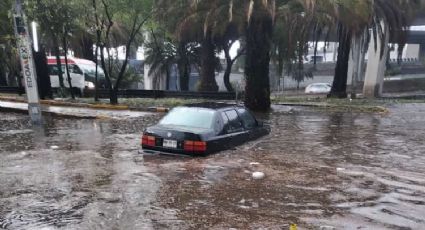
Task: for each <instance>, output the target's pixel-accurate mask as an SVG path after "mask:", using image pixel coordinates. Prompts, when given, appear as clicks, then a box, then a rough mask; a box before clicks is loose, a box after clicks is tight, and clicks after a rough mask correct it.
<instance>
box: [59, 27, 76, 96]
mask: <svg viewBox="0 0 425 230" xmlns="http://www.w3.org/2000/svg"><path fill="white" fill-rule="evenodd" d="M65 34H67V33H65ZM65 34H64V35H63V38H62V42H63V44H62V45H63V50H64V53H65V69H66V77H67V80H68V85H69V91H70V93H71V98H72V100H75V95H74V89H73V87H72V82H71V74H70V73H69V65H68V54H67V53H68V42H67V40H66V35H65Z"/></svg>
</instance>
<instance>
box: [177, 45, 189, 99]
mask: <svg viewBox="0 0 425 230" xmlns="http://www.w3.org/2000/svg"><path fill="white" fill-rule="evenodd" d="M178 53H179V55H178V56H179V57H178V60H177V68H178V69H179V79H180V82H179V83H180V90H181V91H188V90H189V77H190V63H189V60H188V57H187V54H186V44H185V43H183V42H180V43H179V47H178Z"/></svg>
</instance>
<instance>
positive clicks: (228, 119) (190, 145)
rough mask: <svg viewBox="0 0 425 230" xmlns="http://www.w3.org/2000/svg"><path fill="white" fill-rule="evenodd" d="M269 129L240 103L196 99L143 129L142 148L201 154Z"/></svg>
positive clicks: (246, 140)
mask: <svg viewBox="0 0 425 230" xmlns="http://www.w3.org/2000/svg"><path fill="white" fill-rule="evenodd" d="M269 132H270V128H269V126H268V125H264V123H263V122H260V121H257V119H256V118H255V117H254V116H253V115H252V113H251V112H249V111H248V109H246V108H245V107H243V106H237V105H229V104H224V103H200V104H190V105H186V106H181V107H176V108H174V109H173V110H171V111H170V112H169V113H168V114H167V115H166V116H165V117H164V118H162V120H161V121H160V122H159V123H158V124H157V125H154V126H151V127H149V128H147V129H146V130H145V131H144V132H143V137H142V148H143V151H144V152H152V151H154V152H155V151H159V152H165V153H177V154H190V155H200V156H204V155H207V154H210V153H214V152H218V151H221V150H225V149H229V148H232V147H235V146H237V145H241V144H243V143H245V142H248V141H250V140H254V139H257V138H259V137H262V136H265V135H267V134H268V133H269Z"/></svg>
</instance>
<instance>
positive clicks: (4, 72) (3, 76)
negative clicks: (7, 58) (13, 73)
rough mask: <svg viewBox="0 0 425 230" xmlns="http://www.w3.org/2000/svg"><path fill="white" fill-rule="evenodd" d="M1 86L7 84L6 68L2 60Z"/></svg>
mask: <svg viewBox="0 0 425 230" xmlns="http://www.w3.org/2000/svg"><path fill="white" fill-rule="evenodd" d="M0 86H7V80H6V68H5V67H4V64H3V63H2V62H0Z"/></svg>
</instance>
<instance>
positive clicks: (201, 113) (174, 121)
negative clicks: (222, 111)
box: [159, 107, 215, 129]
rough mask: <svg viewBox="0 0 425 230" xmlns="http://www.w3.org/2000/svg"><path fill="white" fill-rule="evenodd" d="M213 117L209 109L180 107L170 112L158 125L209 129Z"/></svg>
mask: <svg viewBox="0 0 425 230" xmlns="http://www.w3.org/2000/svg"><path fill="white" fill-rule="evenodd" d="M214 115H215V111H214V110H210V109H202V108H187V107H180V108H175V109H173V110H171V111H170V112H169V113H168V114H167V115H166V116H165V117H164V118H162V120H161V121H160V122H159V124H161V125H177V126H186V127H194V128H203V129H211V127H212V125H213V121H214Z"/></svg>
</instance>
